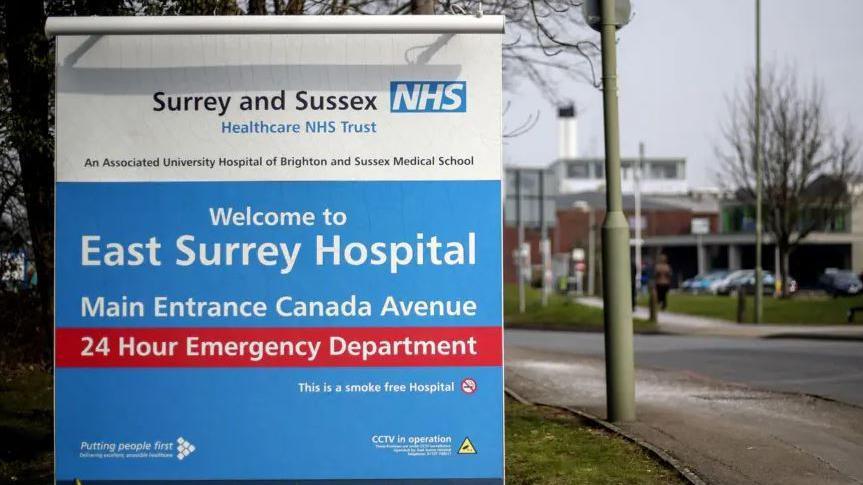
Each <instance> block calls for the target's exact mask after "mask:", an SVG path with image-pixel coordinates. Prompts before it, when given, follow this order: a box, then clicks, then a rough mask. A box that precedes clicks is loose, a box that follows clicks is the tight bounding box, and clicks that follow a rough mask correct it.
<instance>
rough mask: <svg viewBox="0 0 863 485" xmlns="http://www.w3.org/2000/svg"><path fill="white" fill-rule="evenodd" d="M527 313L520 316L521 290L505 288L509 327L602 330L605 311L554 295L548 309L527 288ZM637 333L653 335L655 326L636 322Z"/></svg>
mask: <svg viewBox="0 0 863 485" xmlns="http://www.w3.org/2000/svg"><path fill="white" fill-rule="evenodd" d="M525 295H526V303H527V305H526V311H525V312H524V313H519V312H518V286H517V285H506V286H505V287H504V294H503V314H504V321H505V322H506V325H507V326H509V327H536V328H553V329H561V330H588V331H590V330H592V331H598V330H602V325H603V322H602V309H600V308H594V307H589V306H586V305H582V304H579V303H576V302H575V301H573V300H572V298H569V297H567V296H564V295H560V294H558V293H552V294H551V295H550V296H549V300H548V306H546V307H543V306H542V292H541V291H540V290H538V289H536V288H530V287H528V288H527V289H526V292H525ZM633 324H634V325H635V330H636V331H640V332H644V331H648V332H649V331H652V330H654V329H655V328H656V326H655V325H654V324H652V323H650V322H648V321H646V320H639V319H635V320H634V321H633Z"/></svg>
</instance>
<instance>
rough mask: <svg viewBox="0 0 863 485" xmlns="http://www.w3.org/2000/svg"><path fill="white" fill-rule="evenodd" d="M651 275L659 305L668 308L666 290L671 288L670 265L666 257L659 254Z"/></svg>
mask: <svg viewBox="0 0 863 485" xmlns="http://www.w3.org/2000/svg"><path fill="white" fill-rule="evenodd" d="M653 277H654V278H655V279H654V281H655V284H656V299H657V300H659V307H660V308H661V309H663V310H665V309H666V308H668V290H669V289H670V288H671V265H669V264H668V257H666V256H665V255H664V254H660V255H659V258H658V259H657V263H656V266H655V267H654V268H653Z"/></svg>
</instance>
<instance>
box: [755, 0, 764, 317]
mask: <svg viewBox="0 0 863 485" xmlns="http://www.w3.org/2000/svg"><path fill="white" fill-rule="evenodd" d="M754 145H755V153H754V154H753V159H754V162H755V305H754V306H755V315H754V318H753V320H754V322H755V323H761V318H762V316H763V307H762V296H763V295H764V291H763V286H764V279H763V272H762V270H761V239H762V232H763V226H762V220H761V218H762V214H761V191H762V187H761V178H762V167H761V0H755V143H754Z"/></svg>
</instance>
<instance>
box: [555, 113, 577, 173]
mask: <svg viewBox="0 0 863 485" xmlns="http://www.w3.org/2000/svg"><path fill="white" fill-rule="evenodd" d="M575 115H576V113H575V105H572V104H570V105H568V106H563V107H561V108H558V110H557V157H558V158H559V159H561V160H566V159H573V158H578V120H577V119H576V117H575Z"/></svg>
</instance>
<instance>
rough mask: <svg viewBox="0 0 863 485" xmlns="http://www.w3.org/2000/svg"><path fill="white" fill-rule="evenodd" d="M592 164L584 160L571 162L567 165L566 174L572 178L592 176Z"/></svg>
mask: <svg viewBox="0 0 863 485" xmlns="http://www.w3.org/2000/svg"><path fill="white" fill-rule="evenodd" d="M589 168H590V166H589V165H588V164H587V163H584V162H569V163H568V164H567V165H566V176H567V177H568V178H571V179H586V178H590V170H589Z"/></svg>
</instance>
